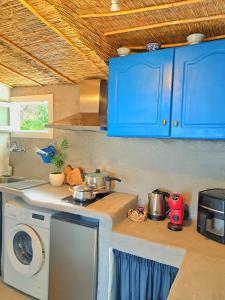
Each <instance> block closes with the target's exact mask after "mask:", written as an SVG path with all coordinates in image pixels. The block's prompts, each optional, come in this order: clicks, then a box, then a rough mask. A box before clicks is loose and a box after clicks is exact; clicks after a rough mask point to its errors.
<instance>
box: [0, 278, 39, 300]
mask: <svg viewBox="0 0 225 300" xmlns="http://www.w3.org/2000/svg"><path fill="white" fill-rule="evenodd" d="M32 299H33V298H31V297H29V296H27V295H25V294H23V293H20V292H19V291H17V290H15V289H13V288H12V287H10V286H8V285H6V284H4V283H3V282H2V281H0V300H32Z"/></svg>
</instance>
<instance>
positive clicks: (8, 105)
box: [0, 99, 11, 132]
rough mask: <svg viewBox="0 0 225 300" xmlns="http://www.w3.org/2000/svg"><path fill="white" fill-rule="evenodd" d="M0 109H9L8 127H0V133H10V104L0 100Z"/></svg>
mask: <svg viewBox="0 0 225 300" xmlns="http://www.w3.org/2000/svg"><path fill="white" fill-rule="evenodd" d="M0 107H7V108H8V109H9V125H6V126H3V125H0V131H1V132H11V104H10V102H8V101H4V100H1V99H0Z"/></svg>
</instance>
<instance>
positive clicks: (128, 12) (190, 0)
mask: <svg viewBox="0 0 225 300" xmlns="http://www.w3.org/2000/svg"><path fill="white" fill-rule="evenodd" d="M203 1H205V0H185V1H179V2H173V3H167V4H160V5H154V6H145V7H141V8H135V9H130V10H122V11H114V12H105V13H90V14H82V15H79V16H80V17H81V18H82V19H88V18H105V17H118V16H125V15H131V14H138V13H145V12H149V11H156V10H163V9H168V8H175V7H179V6H184V5H191V4H195V3H198V2H203Z"/></svg>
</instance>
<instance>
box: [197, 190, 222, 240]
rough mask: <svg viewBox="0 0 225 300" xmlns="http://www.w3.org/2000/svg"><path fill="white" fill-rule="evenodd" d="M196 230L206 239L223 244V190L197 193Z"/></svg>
mask: <svg viewBox="0 0 225 300" xmlns="http://www.w3.org/2000/svg"><path fill="white" fill-rule="evenodd" d="M197 230H198V232H199V233H201V234H203V235H204V236H206V237H207V238H209V239H212V240H214V241H217V242H219V243H222V244H225V189H210V190H205V191H201V192H199V197H198V219H197Z"/></svg>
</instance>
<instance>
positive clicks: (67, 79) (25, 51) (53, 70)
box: [0, 34, 77, 84]
mask: <svg viewBox="0 0 225 300" xmlns="http://www.w3.org/2000/svg"><path fill="white" fill-rule="evenodd" d="M0 40H2V41H4V42H5V43H6V44H8V45H10V47H12V48H13V49H15V50H17V51H18V52H21V53H22V54H25V55H26V56H28V57H29V58H30V59H31V60H33V61H35V62H36V63H37V64H39V65H41V66H42V67H44V68H45V69H47V70H48V71H50V72H51V73H55V74H56V75H58V76H59V77H60V78H62V79H63V80H66V81H67V82H70V83H74V84H77V82H75V81H74V80H72V79H71V78H69V77H68V76H66V75H64V74H62V73H61V72H59V71H57V70H56V69H55V68H53V67H51V66H49V65H48V64H46V63H45V62H43V61H42V60H40V59H39V58H37V57H36V56H34V55H33V54H31V53H30V52H28V51H27V50H25V49H24V48H22V47H20V46H19V45H17V44H16V43H14V42H13V41H11V40H10V39H9V38H7V37H5V36H4V35H2V34H0Z"/></svg>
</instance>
